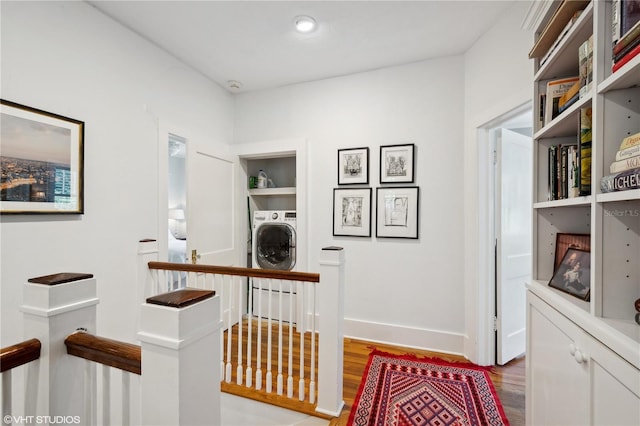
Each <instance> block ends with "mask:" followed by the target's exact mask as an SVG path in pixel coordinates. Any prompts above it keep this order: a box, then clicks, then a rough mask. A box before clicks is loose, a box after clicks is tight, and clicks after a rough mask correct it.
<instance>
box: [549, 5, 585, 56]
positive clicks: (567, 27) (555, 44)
mask: <svg viewBox="0 0 640 426" xmlns="http://www.w3.org/2000/svg"><path fill="white" fill-rule="evenodd" d="M580 14H582V9H581V10H576V11H575V12H574V13H573V15H571V18H570V19H569V21H568V22H567V24H566V25H565V26H564V28H563V29H562V31H560V34H559V35H558V37H556V40H555V41H554V42H553V44H552V45H551V47H550V48H549V50H547V53H545V54H544V55H543V56H542V57H541V58H540V64H539V65H540V66H542V65H544V64H545V62H547V59H549V57H551V55H553V52H555V50H556V47H558V46H559V45H560V43H561V42H562V40H564V38H565V36H566V35H567V33H568V32H569V30H570V29H571V27H572V26H573V24H574V23H575V22H576V20H577V19H578V18H579V17H580Z"/></svg>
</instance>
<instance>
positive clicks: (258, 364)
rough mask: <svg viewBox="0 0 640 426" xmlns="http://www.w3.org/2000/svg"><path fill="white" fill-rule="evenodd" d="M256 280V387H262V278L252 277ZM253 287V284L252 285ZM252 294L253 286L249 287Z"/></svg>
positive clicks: (258, 388) (259, 388)
mask: <svg viewBox="0 0 640 426" xmlns="http://www.w3.org/2000/svg"><path fill="white" fill-rule="evenodd" d="M256 279H257V280H258V349H257V354H258V357H257V359H256V369H257V370H256V389H257V390H261V389H262V278H254V281H253V282H254V283H255V282H256V281H255V280H256ZM252 287H253V286H252ZM251 293H252V294H253V288H251Z"/></svg>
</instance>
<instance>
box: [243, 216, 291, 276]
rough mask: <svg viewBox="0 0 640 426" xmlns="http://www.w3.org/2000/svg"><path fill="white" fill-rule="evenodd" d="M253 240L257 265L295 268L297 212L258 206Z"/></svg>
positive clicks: (274, 267) (286, 268)
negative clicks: (263, 208)
mask: <svg viewBox="0 0 640 426" xmlns="http://www.w3.org/2000/svg"><path fill="white" fill-rule="evenodd" d="M252 241H253V247H252V250H251V251H252V253H253V258H252V262H253V267H254V268H260V269H278V270H284V271H290V270H292V269H293V268H294V267H295V265H296V212H295V211H291V210H256V211H255V212H254V213H253V236H252Z"/></svg>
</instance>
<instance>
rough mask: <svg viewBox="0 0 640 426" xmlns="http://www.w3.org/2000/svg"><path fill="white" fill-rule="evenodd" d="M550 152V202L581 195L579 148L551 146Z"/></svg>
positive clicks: (575, 146)
mask: <svg viewBox="0 0 640 426" xmlns="http://www.w3.org/2000/svg"><path fill="white" fill-rule="evenodd" d="M548 151H549V157H548V170H549V186H548V188H549V195H548V200H549V201H554V200H563V199H566V198H574V197H577V196H578V195H579V166H578V164H579V162H578V146H577V145H551V146H550V147H549V150H548Z"/></svg>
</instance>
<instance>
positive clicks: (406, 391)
mask: <svg viewBox="0 0 640 426" xmlns="http://www.w3.org/2000/svg"><path fill="white" fill-rule="evenodd" d="M348 424H349V425H357V426H364V425H376V426H392V425H394V426H400V425H402V426H404V425H432V426H445V425H455V426H462V425H508V424H509V421H508V420H507V417H506V416H505V414H504V409H503V408H502V404H501V403H500V400H499V399H498V396H497V395H496V391H495V388H494V387H493V383H491V379H490V378H489V374H488V373H487V369H486V368H482V367H478V366H476V365H473V364H470V363H456V362H447V361H443V360H441V359H437V358H417V357H415V356H413V355H392V354H388V353H384V352H380V351H377V350H374V351H373V352H372V353H371V355H370V356H369V363H368V365H367V368H366V369H365V374H364V376H363V378H362V382H361V383H360V389H359V390H358V394H357V395H356V399H355V401H354V404H353V407H352V409H351V414H350V415H349V423H348Z"/></svg>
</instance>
